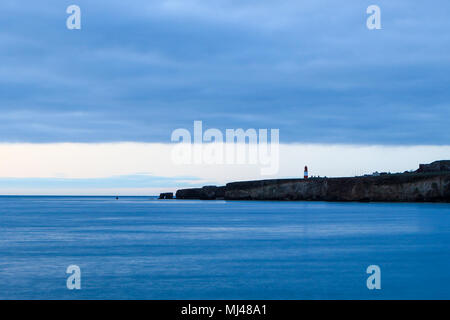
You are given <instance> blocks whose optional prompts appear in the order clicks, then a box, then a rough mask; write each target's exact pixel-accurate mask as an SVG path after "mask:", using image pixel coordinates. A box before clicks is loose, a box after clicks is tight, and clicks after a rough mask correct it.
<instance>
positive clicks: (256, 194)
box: [176, 161, 450, 202]
mask: <svg viewBox="0 0 450 320" xmlns="http://www.w3.org/2000/svg"><path fill="white" fill-rule="evenodd" d="M448 163H449V162H448V161H439V162H434V163H432V164H430V165H421V169H422V170H421V169H419V170H417V171H416V172H413V173H403V174H386V175H382V176H365V177H354V178H312V179H279V180H259V181H246V182H233V183H229V184H227V185H226V186H225V187H214V186H209V187H203V188H196V189H184V190H178V191H177V193H176V197H177V199H202V200H213V199H226V200H309V201H389V202H391V201H394V202H397V201H398V202H450V170H447V167H446V165H447V164H448ZM424 166H425V167H424Z"/></svg>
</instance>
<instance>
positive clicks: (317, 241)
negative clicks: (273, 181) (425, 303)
mask: <svg viewBox="0 0 450 320" xmlns="http://www.w3.org/2000/svg"><path fill="white" fill-rule="evenodd" d="M69 266H76V267H78V268H79V270H78V271H79V272H78V271H77V272H75V273H74V271H73V270H74V269H70V268H69ZM371 266H372V267H371ZM373 266H375V268H378V269H377V270H378V271H373V270H375V269H373V268H374V267H373ZM68 268H69V269H68ZM68 271H69V272H68ZM374 272H375V273H377V274H376V276H377V277H378V278H377V279H376V280H374V278H373V276H374V274H375V273H374ZM74 275H75V276H76V277H77V278H76V280H74V278H73V276H74ZM71 277H72V278H71ZM371 277H372V278H371ZM69 278H70V279H69ZM369 278H370V279H369ZM68 279H69V280H68ZM368 279H369V281H368ZM72 280H74V281H72ZM76 281H78V284H79V286H80V289H76V288H73V286H71V285H70V284H72V285H73V284H74V283H76ZM373 281H376V282H377V287H375V288H373V284H374V283H375V282H373ZM368 282H370V283H371V284H372V286H371V285H368ZM69 283H70V284H69ZM369 287H370V288H369ZM0 299H120V300H123V299H157V300H161V299H176V300H179V299H209V300H217V299H238V300H240V299H271V300H279V299H288V300H291V299H292V300H293V299H332V300H334V299H369V300H372V299H450V204H442V203H441V204H440V203H338V202H275V201H264V202H259V201H253V202H251V201H194V200H192V201H191V200H158V199H156V198H155V197H119V199H118V200H116V198H115V197H49V196H42V197H41V196H39V197H37V196H36V197H22V196H2V197H0Z"/></svg>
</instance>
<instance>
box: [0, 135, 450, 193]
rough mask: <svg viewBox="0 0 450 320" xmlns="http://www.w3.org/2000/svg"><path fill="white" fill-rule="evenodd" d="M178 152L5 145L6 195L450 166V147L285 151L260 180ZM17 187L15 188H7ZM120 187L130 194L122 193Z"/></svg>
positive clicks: (128, 146)
mask: <svg viewBox="0 0 450 320" xmlns="http://www.w3.org/2000/svg"><path fill="white" fill-rule="evenodd" d="M173 146H174V144H163V143H136V142H123V143H98V144H97V143H48V144H31V143H3V144H0V194H2V195H124V196H125V195H157V194H159V192H175V191H176V190H177V189H178V188H185V187H195V186H202V185H205V184H208V185H211V184H212V185H214V184H215V185H224V184H226V183H228V182H233V181H243V180H257V179H276V178H298V177H302V175H303V167H304V166H305V165H308V168H309V174H310V175H311V176H319V175H320V176H322V177H323V176H328V177H339V176H355V175H363V174H367V173H372V172H374V171H380V172H381V171H390V172H403V171H406V170H416V169H417V168H418V165H419V164H420V163H429V162H432V161H435V160H442V159H450V146H382V145H350V144H280V160H279V161H280V168H279V172H278V174H276V175H273V176H262V175H261V173H260V166H258V165H206V164H200V165H194V164H192V165H176V164H174V163H173V162H172V159H171V151H172V148H173ZM134 176H138V177H143V178H144V179H148V181H149V184H148V186H147V185H145V181H144V182H142V181H141V182H140V184H139V185H133V180H132V179H129V177H134ZM8 179H9V180H8ZM11 179H14V182H15V185H14V186H9V185H7V183H9V181H10V180H11ZM30 179H32V180H33V183H34V185H32V186H30V184H29V181H30ZM39 179H45V181H46V185H45V186H44V185H42V186H39V185H37V186H36V184H39V181H40V180H39ZM61 179H63V180H65V181H74V182H78V184H77V186H71V187H67V186H66V187H58V188H56V187H52V186H51V183H52V182H53V181H59V180H61ZM94 179H97V180H94ZM98 179H106V180H105V181H108V180H107V179H115V185H114V186H111V187H109V186H107V187H104V186H99V185H98ZM91 180H92V181H96V184H94V183H91V182H90V181H91ZM5 181H7V182H5ZM36 181H37V182H36ZM80 181H81V182H80ZM121 181H123V183H124V184H126V186H125V187H120V186H117V184H119V185H120V183H121ZM142 184H144V185H142Z"/></svg>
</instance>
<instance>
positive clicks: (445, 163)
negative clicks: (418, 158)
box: [416, 160, 450, 173]
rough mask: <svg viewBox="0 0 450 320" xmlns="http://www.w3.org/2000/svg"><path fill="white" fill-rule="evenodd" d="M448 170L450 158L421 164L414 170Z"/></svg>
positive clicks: (449, 168)
mask: <svg viewBox="0 0 450 320" xmlns="http://www.w3.org/2000/svg"><path fill="white" fill-rule="evenodd" d="M448 171H450V160H440V161H435V162H432V163H430V164H421V165H419V169H418V170H417V171H416V172H419V173H423V172H448Z"/></svg>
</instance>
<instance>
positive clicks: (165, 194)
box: [159, 192, 173, 199]
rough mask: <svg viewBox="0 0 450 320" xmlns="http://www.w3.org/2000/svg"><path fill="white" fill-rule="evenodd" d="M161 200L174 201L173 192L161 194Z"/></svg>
mask: <svg viewBox="0 0 450 320" xmlns="http://www.w3.org/2000/svg"><path fill="white" fill-rule="evenodd" d="M159 199H173V192H166V193H161V194H160V195H159Z"/></svg>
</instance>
